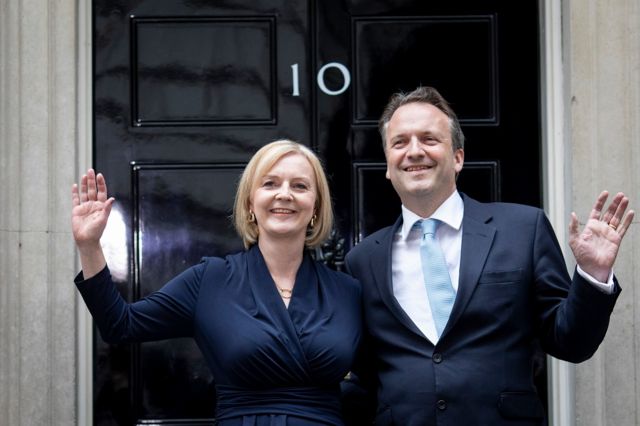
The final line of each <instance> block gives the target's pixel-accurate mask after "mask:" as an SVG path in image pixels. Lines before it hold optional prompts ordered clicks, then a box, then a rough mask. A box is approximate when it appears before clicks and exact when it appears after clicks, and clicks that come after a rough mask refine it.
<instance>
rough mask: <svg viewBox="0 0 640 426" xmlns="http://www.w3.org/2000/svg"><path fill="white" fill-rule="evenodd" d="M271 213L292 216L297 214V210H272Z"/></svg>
mask: <svg viewBox="0 0 640 426" xmlns="http://www.w3.org/2000/svg"><path fill="white" fill-rule="evenodd" d="M269 211H270V212H271V213H276V214H292V213H295V210H291V209H271V210H269Z"/></svg>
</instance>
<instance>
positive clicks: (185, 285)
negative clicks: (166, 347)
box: [75, 261, 206, 343]
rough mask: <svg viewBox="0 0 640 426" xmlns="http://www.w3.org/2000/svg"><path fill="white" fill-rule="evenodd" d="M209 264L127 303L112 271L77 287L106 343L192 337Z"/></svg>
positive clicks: (81, 281)
mask: <svg viewBox="0 0 640 426" xmlns="http://www.w3.org/2000/svg"><path fill="white" fill-rule="evenodd" d="M205 262H206V261H203V262H202V263H200V264H198V265H196V266H193V267H191V268H189V269H187V270H186V271H184V272H182V273H181V274H179V275H177V276H176V277H175V278H173V279H172V280H171V281H169V282H168V283H167V284H165V286H164V287H162V288H161V289H160V290H158V291H156V292H154V293H152V294H150V295H149V296H147V297H145V298H143V299H141V300H139V301H137V302H135V303H127V302H126V301H125V300H124V299H123V298H122V296H121V295H120V293H119V292H118V290H117V288H116V286H115V284H114V283H113V281H112V279H111V273H110V272H109V268H108V267H105V268H104V269H103V270H102V271H100V272H99V273H98V274H97V275H95V276H93V277H91V278H89V279H87V280H85V279H84V277H83V275H82V272H80V273H79V274H78V276H77V277H76V278H75V284H76V287H77V288H78V290H79V291H80V294H81V295H82V298H83V299H84V301H85V303H86V304H87V308H89V311H90V312H91V315H92V316H93V319H94V320H95V322H96V325H97V326H98V330H99V331H100V335H101V336H102V338H103V339H104V341H105V342H108V343H120V342H144V341H152V340H162V339H168V338H174V337H189V336H192V335H193V317H194V312H195V309H196V305H197V299H198V292H199V289H200V281H201V278H202V274H203V271H204V268H205V264H206V263H205Z"/></svg>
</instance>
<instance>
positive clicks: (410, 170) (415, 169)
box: [404, 166, 432, 172]
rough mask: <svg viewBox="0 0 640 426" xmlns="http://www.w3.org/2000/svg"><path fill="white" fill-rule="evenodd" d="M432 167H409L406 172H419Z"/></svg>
mask: <svg viewBox="0 0 640 426" xmlns="http://www.w3.org/2000/svg"><path fill="white" fill-rule="evenodd" d="M431 167H432V166H409V167H405V169H404V171H405V172H419V171H422V170H429V169H430V168H431Z"/></svg>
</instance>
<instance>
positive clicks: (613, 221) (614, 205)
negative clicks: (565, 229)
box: [569, 191, 635, 282]
mask: <svg viewBox="0 0 640 426" xmlns="http://www.w3.org/2000/svg"><path fill="white" fill-rule="evenodd" d="M608 197H609V193H608V192H607V191H602V193H601V194H600V195H599V196H598V199H597V200H596V203H595V204H594V206H593V209H592V210H591V214H590V215H589V219H588V220H587V223H586V224H585V226H584V229H583V230H582V232H580V231H579V229H578V217H577V216H576V214H575V213H571V223H570V224H569V246H571V250H572V251H573V255H574V256H575V258H576V262H577V263H578V265H579V266H580V268H582V270H583V271H584V272H586V273H587V274H589V275H591V276H592V277H593V278H595V279H596V280H598V281H600V282H607V279H608V278H609V275H610V273H611V270H612V268H613V263H614V262H615V260H616V256H617V255H618V250H619V249H620V243H621V242H622V238H623V237H624V234H625V233H626V232H627V229H629V226H630V225H631V222H632V221H633V216H634V214H635V213H634V211H633V210H629V211H628V212H626V213H625V211H626V210H627V207H628V206H629V199H628V198H627V197H626V196H625V195H624V194H623V193H622V192H619V193H617V194H616V196H615V197H613V200H612V201H611V204H609V207H607V208H606V209H604V205H605V202H606V201H607V198H608Z"/></svg>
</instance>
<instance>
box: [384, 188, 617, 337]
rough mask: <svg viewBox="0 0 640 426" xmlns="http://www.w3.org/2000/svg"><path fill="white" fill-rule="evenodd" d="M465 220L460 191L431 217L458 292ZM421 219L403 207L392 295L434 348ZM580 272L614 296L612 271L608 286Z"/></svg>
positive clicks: (395, 240) (395, 246)
mask: <svg viewBox="0 0 640 426" xmlns="http://www.w3.org/2000/svg"><path fill="white" fill-rule="evenodd" d="M463 216H464V203H463V201H462V198H461V197H460V194H459V193H458V191H454V192H453V194H451V196H450V197H449V198H447V200H446V201H445V202H444V203H442V205H440V207H438V209H437V210H436V211H435V212H434V213H433V215H431V218H433V219H438V220H439V221H441V222H442V224H441V225H440V226H439V227H438V230H437V231H436V240H438V242H439V243H440V247H441V248H442V252H443V253H444V258H445V261H446V262H447V268H448V269H449V277H450V278H451V285H452V286H453V289H454V290H455V291H456V292H457V291H458V277H459V275H460V253H461V251H462V218H463ZM422 219H428V218H422V217H420V216H418V215H416V214H415V213H413V212H412V211H410V210H409V209H407V208H406V207H405V206H404V205H403V206H402V226H401V227H400V229H398V232H396V234H395V235H394V236H393V244H392V248H391V273H392V286H393V294H394V296H395V298H396V300H397V301H398V303H399V304H400V306H401V307H402V309H403V310H404V311H405V312H406V313H407V315H408V316H409V318H411V320H412V321H413V322H414V324H415V325H416V326H417V327H418V329H419V330H420V331H421V332H422V333H423V334H424V335H425V337H426V338H427V339H429V340H430V341H431V342H432V343H433V344H434V345H435V344H436V343H437V342H438V334H437V332H436V326H435V323H434V322H433V315H432V314H431V305H430V304H429V296H428V295H427V289H426V287H425V285H424V277H423V274H422V260H421V257H420V240H421V239H422V231H421V230H420V228H418V227H414V225H415V223H416V222H417V221H419V220H422ZM577 270H578V273H579V274H580V275H581V276H582V277H583V278H585V279H586V280H587V281H588V282H590V283H591V284H592V285H594V286H595V287H596V288H598V289H599V290H601V291H603V292H605V293H608V294H611V293H612V292H613V271H612V272H611V274H610V275H609V279H608V282H607V283H601V282H599V281H597V280H596V279H595V278H593V277H592V276H590V275H589V274H587V273H586V272H584V271H583V270H582V269H581V268H580V267H579V266H578V268H577Z"/></svg>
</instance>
